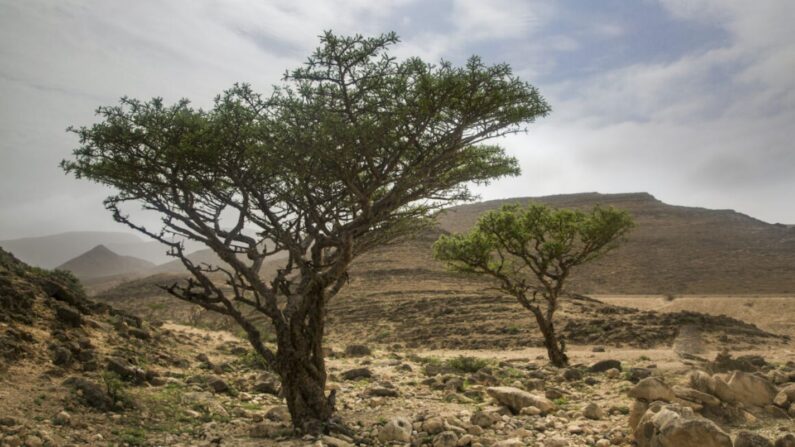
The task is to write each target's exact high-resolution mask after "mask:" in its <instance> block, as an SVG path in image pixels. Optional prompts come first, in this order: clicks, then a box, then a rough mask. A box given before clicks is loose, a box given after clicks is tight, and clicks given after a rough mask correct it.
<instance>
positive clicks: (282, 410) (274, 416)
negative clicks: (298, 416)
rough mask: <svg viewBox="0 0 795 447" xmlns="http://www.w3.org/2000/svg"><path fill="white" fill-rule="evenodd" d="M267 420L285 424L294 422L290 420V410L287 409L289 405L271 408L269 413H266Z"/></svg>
mask: <svg viewBox="0 0 795 447" xmlns="http://www.w3.org/2000/svg"><path fill="white" fill-rule="evenodd" d="M265 419H267V420H269V421H276V422H284V423H287V422H290V421H291V420H292V419H291V418H290V409H289V408H287V405H277V406H275V407H271V408H269V409H268V411H266V412H265Z"/></svg>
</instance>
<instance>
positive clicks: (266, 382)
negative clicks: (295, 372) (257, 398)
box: [254, 374, 281, 396]
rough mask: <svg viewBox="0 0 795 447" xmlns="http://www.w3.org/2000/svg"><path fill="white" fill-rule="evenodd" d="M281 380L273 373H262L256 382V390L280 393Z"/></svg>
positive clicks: (276, 394) (274, 393)
mask: <svg viewBox="0 0 795 447" xmlns="http://www.w3.org/2000/svg"><path fill="white" fill-rule="evenodd" d="M280 386H281V385H280V381H279V379H278V378H277V377H275V376H273V375H272V374H261V375H260V376H259V377H257V380H256V382H255V383H254V391H256V392H258V393H265V394H272V395H274V396H278V395H279V389H280Z"/></svg>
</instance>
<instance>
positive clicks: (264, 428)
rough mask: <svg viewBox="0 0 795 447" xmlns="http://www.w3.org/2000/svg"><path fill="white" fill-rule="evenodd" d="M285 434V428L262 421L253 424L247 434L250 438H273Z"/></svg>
mask: <svg viewBox="0 0 795 447" xmlns="http://www.w3.org/2000/svg"><path fill="white" fill-rule="evenodd" d="M285 433H289V430H287V427H285V426H284V425H282V424H279V423H276V422H271V421H263V422H259V423H257V424H254V425H252V426H251V428H250V429H249V432H248V434H249V436H251V437H252V438H275V437H278V436H279V435H283V434H285Z"/></svg>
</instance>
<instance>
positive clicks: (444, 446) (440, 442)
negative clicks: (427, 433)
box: [433, 431, 458, 447]
mask: <svg viewBox="0 0 795 447" xmlns="http://www.w3.org/2000/svg"><path fill="white" fill-rule="evenodd" d="M457 443H458V435H456V434H455V432H453V431H443V432H441V433H439V434H438V435H436V436H434V438H433V447H456V444H457Z"/></svg>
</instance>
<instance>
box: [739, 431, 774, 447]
mask: <svg viewBox="0 0 795 447" xmlns="http://www.w3.org/2000/svg"><path fill="white" fill-rule="evenodd" d="M734 447H773V443H772V442H770V440H768V439H767V438H765V437H764V436H762V435H758V434H756V433H751V432H749V431H741V432H740V433H737V437H736V438H735V439H734Z"/></svg>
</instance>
